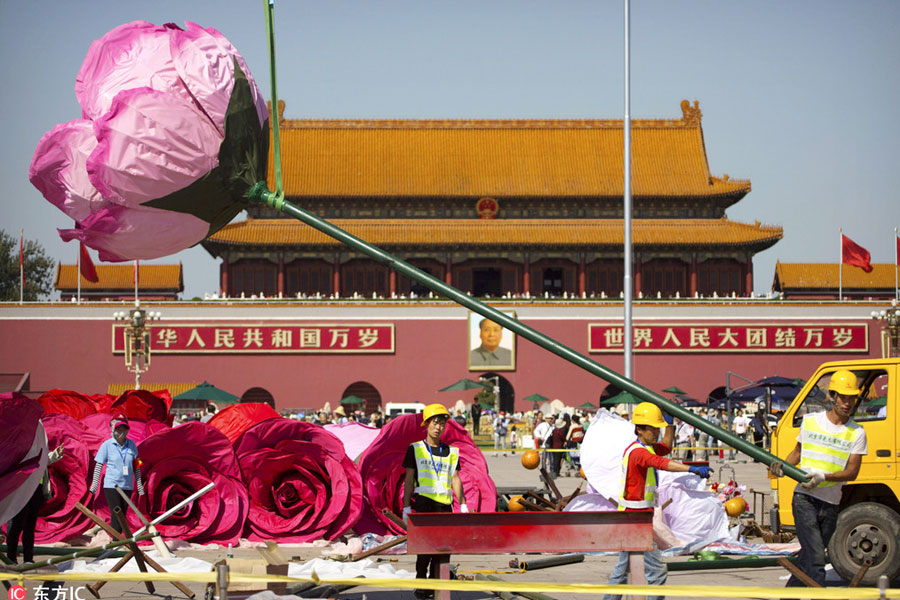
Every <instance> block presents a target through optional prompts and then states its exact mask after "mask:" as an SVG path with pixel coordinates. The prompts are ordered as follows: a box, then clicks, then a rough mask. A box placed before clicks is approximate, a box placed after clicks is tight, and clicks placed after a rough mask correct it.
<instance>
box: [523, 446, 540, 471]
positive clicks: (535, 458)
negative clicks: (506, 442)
mask: <svg viewBox="0 0 900 600" xmlns="http://www.w3.org/2000/svg"><path fill="white" fill-rule="evenodd" d="M540 464H541V455H540V454H538V453H537V450H526V451H525V454H523V455H522V466H523V467H525V468H526V469H537V468H538V465H540Z"/></svg>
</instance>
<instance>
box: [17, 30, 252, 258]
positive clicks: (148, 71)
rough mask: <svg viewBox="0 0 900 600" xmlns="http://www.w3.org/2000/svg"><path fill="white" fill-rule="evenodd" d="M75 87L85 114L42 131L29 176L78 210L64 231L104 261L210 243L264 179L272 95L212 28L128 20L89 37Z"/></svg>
mask: <svg viewBox="0 0 900 600" xmlns="http://www.w3.org/2000/svg"><path fill="white" fill-rule="evenodd" d="M75 95H76V97H77V99H78V102H79V104H81V108H82V118H81V119H77V120H74V121H69V122H68V123H64V124H61V125H57V126H56V127H54V128H53V129H52V130H50V132H49V133H47V134H46V135H44V137H43V138H41V140H40V142H38V146H37V149H36V150H35V153H34V157H33V159H32V162H31V168H30V169H29V179H30V180H31V183H32V184H33V185H34V186H35V187H36V188H37V189H38V190H40V192H41V193H42V194H43V195H44V197H45V198H46V199H47V200H49V201H50V202H51V203H53V204H54V205H56V206H57V207H58V208H59V209H60V210H62V211H63V212H64V213H66V214H67V215H69V216H70V217H72V218H73V219H74V220H75V222H76V226H75V228H74V229H67V230H60V236H61V237H62V238H63V239H64V240H66V241H68V240H71V239H79V240H81V241H83V242H84V243H85V244H87V245H88V246H91V247H92V248H95V249H97V250H98V251H99V252H100V259H101V260H107V261H122V260H131V259H152V258H158V257H160V256H166V255H169V254H172V253H175V252H178V251H180V250H183V249H185V248H187V247H189V246H192V245H194V244H196V243H198V242H200V241H202V240H203V239H204V238H205V237H206V236H208V235H210V234H212V233H215V232H216V231H218V229H220V228H221V227H223V226H224V225H225V224H227V223H228V222H229V221H230V220H231V219H232V218H234V216H235V215H236V214H237V213H238V212H240V210H242V209H243V208H244V206H245V203H246V196H247V194H248V192H249V190H250V188H251V187H252V186H253V185H254V184H256V183H257V182H259V181H261V180H263V179H264V177H265V169H266V164H265V163H266V158H267V152H268V149H267V147H268V123H267V117H268V113H267V109H266V105H265V101H264V100H263V98H262V94H261V93H260V91H259V89H258V88H257V86H256V83H255V82H254V80H253V77H252V75H251V74H250V71H249V69H248V68H247V65H246V63H245V62H244V60H243V58H241V56H240V55H239V54H238V53H237V51H236V50H235V49H234V47H233V46H232V45H231V43H230V42H228V40H227V39H225V37H224V36H223V35H222V34H221V33H219V32H218V31H216V30H215V29H212V28H207V29H204V28H202V27H200V26H199V25H196V24H195V23H190V22H188V23H186V24H185V29H181V28H179V27H178V26H176V25H174V24H172V23H168V24H166V25H162V26H157V25H153V24H152V23H147V22H146V21H134V22H132V23H127V24H125V25H121V26H119V27H117V28H115V29H113V30H112V31H110V32H108V33H107V34H106V35H104V36H103V37H102V38H101V39H99V40H97V41H95V42H94V43H93V44H92V45H91V47H90V49H89V51H88V54H87V57H86V58H85V60H84V64H82V66H81V70H80V71H79V73H78V76H77V78H76V83H75Z"/></svg>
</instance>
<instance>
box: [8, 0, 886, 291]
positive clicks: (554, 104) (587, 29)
mask: <svg viewBox="0 0 900 600" xmlns="http://www.w3.org/2000/svg"><path fill="white" fill-rule="evenodd" d="M275 6H276V17H275V26H276V43H277V52H278V86H279V93H280V95H281V97H282V98H283V99H284V100H285V101H286V103H287V109H286V116H287V117H288V118H621V116H622V114H623V107H624V102H623V85H624V77H623V70H622V61H623V43H622V39H623V27H622V21H623V3H622V2H621V1H619V0H616V1H599V0H593V1H574V0H573V1H565V0H560V1H557V2H536V1H527V0H518V1H506V0H488V1H484V0H481V1H477V2H476V1H469V0H457V1H455V2H431V1H422V0H393V1H349V0H347V1H340V0H331V1H325V0H277V1H276V5H275ZM631 16H632V28H631V40H632V56H631V61H632V71H631V83H632V104H631V114H632V117H633V118H635V119H639V118H678V117H680V114H681V111H680V108H679V103H680V102H681V100H682V99H685V98H687V99H690V100H692V101H693V100H695V99H696V100H699V101H700V107H701V110H702V111H703V130H704V134H705V140H706V149H707V155H708V157H709V163H710V165H709V166H710V170H711V172H712V173H713V174H715V175H722V174H725V173H727V174H729V175H730V176H732V177H736V178H749V179H750V180H751V181H752V185H753V191H752V192H751V193H750V194H749V195H748V196H747V197H746V198H745V199H744V200H742V201H741V202H740V203H738V204H737V205H736V206H734V207H732V208H731V209H729V210H728V216H729V218H731V219H734V220H738V221H744V222H751V223H752V222H754V221H756V220H759V221H761V222H762V223H767V224H774V225H780V226H783V227H784V239H783V240H782V241H781V242H779V243H778V244H776V245H775V246H774V247H773V248H771V249H769V250H767V251H766V252H763V253H761V254H759V255H757V257H756V260H755V263H754V269H755V287H756V291H757V292H765V291H767V290H768V289H770V287H771V283H772V278H773V274H774V266H775V261H776V260H781V261H784V262H834V261H837V259H838V251H839V238H838V228H839V227H843V229H844V233H845V234H846V235H848V236H850V237H851V238H853V239H854V240H855V241H856V242H858V243H860V244H861V245H863V246H864V247H866V248H868V249H869V250H870V251H871V253H872V259H873V261H874V262H885V263H887V262H891V263H892V262H893V261H894V250H893V249H894V245H893V233H894V227H900V202H898V200H897V195H898V189H900V165H898V156H900V108H898V107H900V69H898V68H897V64H898V62H900V36H898V35H897V34H896V32H897V31H898V30H900V2H896V1H895V0H882V1H876V0H867V1H866V2H850V1H846V2H837V1H828V0H816V1H812V0H805V1H791V2H784V1H754V2H746V1H743V2H737V1H731V0H716V1H712V0H709V1H697V0H680V1H679V2H671V1H669V0H666V1H663V0H647V1H641V0H635V1H633V2H632V7H631ZM137 19H143V20H147V21H151V22H154V23H158V24H159V23H165V22H169V21H172V22H175V23H179V24H180V23H182V22H183V21H185V20H191V21H194V22H197V23H199V24H201V25H203V26H206V27H208V26H212V27H215V28H217V29H219V30H220V31H222V33H224V34H225V35H226V36H227V37H228V38H229V39H230V40H231V41H232V43H233V44H234V45H235V46H236V47H237V49H238V50H239V51H240V52H241V53H242V54H243V55H244V57H245V58H246V60H247V62H248V64H249V65H250V68H251V70H252V72H253V73H254V75H255V77H256V79H257V81H258V82H259V84H260V87H261V88H262V89H263V92H264V94H265V96H266V97H267V98H268V97H270V88H269V76H268V58H267V52H266V33H265V13H264V10H263V2H262V0H258V1H257V0H254V1H241V2H237V1H234V0H145V1H142V2H136V1H133V0H122V1H120V2H108V1H106V2H100V1H94V0H79V2H69V1H65V2H64V1H61V0H46V1H41V0H39V1H35V2H13V1H11V0H0V56H2V58H3V60H2V64H0V69H2V81H3V82H4V85H3V86H2V87H0V106H2V114H3V138H2V142H0V153H2V154H0V158H2V160H0V175H2V181H4V183H5V189H4V192H3V194H2V196H0V203H2V210H3V219H2V225H0V227H2V228H3V229H5V230H7V231H8V232H13V233H15V234H17V233H18V230H19V229H20V228H24V230H25V236H26V238H30V239H38V240H39V241H40V242H41V243H42V244H43V245H44V246H45V248H47V250H48V251H49V253H50V254H51V256H53V257H54V258H56V259H61V260H63V261H65V262H74V260H75V255H76V250H77V248H76V247H75V246H74V245H73V244H64V243H62V242H61V241H60V240H59V238H58V236H57V234H56V228H57V227H68V226H70V225H71V221H70V220H69V219H68V218H67V217H66V216H65V215H63V214H62V213H61V212H59V211H58V210H57V209H56V208H55V207H53V206H52V205H50V204H49V203H48V202H46V201H45V200H44V199H43V198H42V197H41V195H40V194H39V193H38V192H37V191H36V190H35V189H34V188H32V187H31V185H30V183H29V182H28V179H27V173H28V165H29V163H30V161H31V156H32V153H33V152H34V148H35V145H36V144H37V142H38V140H39V139H40V137H41V136H42V135H43V134H44V133H45V132H46V131H48V130H49V129H50V128H51V127H53V125H55V124H56V123H61V122H65V121H68V120H71V119H74V118H77V117H78V116H79V115H80V110H79V107H78V104H77V102H76V101H75V95H74V82H75V75H76V73H77V72H78V69H79V67H80V65H81V62H82V60H83V59H84V55H85V53H86V51H87V49H88V46H89V45H90V43H91V42H92V41H93V40H94V39H96V38H99V37H100V36H102V35H103V34H104V33H105V32H106V31H108V30H109V29H112V28H113V27H115V26H117V25H120V24H122V23H125V22H128V21H132V20H137ZM95 256H96V254H95ZM178 260H180V261H182V262H183V263H184V268H185V286H186V290H185V296H186V297H191V296H195V295H199V296H202V295H203V293H204V292H214V291H216V290H217V289H218V265H217V263H216V261H215V260H214V259H212V258H211V257H210V256H209V255H208V254H207V253H206V251H204V250H203V249H202V248H199V247H197V248H194V249H191V250H187V251H185V252H182V253H180V254H178V255H176V256H175V257H169V258H167V259H163V260H161V261H158V262H173V261H178Z"/></svg>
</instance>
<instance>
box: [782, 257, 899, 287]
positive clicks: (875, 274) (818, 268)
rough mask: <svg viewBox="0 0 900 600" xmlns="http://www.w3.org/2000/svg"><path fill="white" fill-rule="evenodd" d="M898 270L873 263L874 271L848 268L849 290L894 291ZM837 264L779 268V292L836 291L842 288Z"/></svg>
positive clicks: (846, 281) (846, 282) (845, 272)
mask: <svg viewBox="0 0 900 600" xmlns="http://www.w3.org/2000/svg"><path fill="white" fill-rule="evenodd" d="M895 273H896V267H895V266H894V265H892V264H874V263H873V264H872V272H871V273H866V272H865V271H863V270H862V269H860V268H859V267H853V266H850V265H844V268H843V287H844V288H845V289H849V288H853V289H893V288H894V282H895V279H894V277H895ZM841 279H842V277H841V274H840V273H839V267H838V264H837V263H783V262H778V263H777V264H776V265H775V283H774V285H773V287H774V289H776V290H785V289H794V290H797V289H828V290H831V289H834V290H837V289H838V287H839V286H840V285H841Z"/></svg>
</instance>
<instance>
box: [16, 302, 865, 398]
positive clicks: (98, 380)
mask: <svg viewBox="0 0 900 600" xmlns="http://www.w3.org/2000/svg"><path fill="white" fill-rule="evenodd" d="M873 307H874V305H871V304H869V305H862V304H860V305H853V306H852V307H849V308H847V309H843V307H841V309H842V310H841V311H836V310H835V308H834V307H833V305H824V306H817V305H805V306H804V307H801V308H800V309H797V308H794V307H784V306H782V307H771V308H770V307H765V309H764V311H763V315H764V316H763V317H761V316H760V309H759V308H758V307H754V308H753V310H752V311H751V310H750V309H747V313H746V314H744V313H742V312H741V309H735V308H734V307H731V306H721V307H719V306H714V305H713V306H703V307H696V308H695V307H691V308H690V309H684V308H682V307H679V308H667V307H664V306H663V307H654V308H653V309H652V310H650V309H640V310H636V311H635V324H639V323H640V320H641V319H642V318H651V319H657V320H663V321H665V320H666V319H668V318H669V317H670V316H671V317H672V318H677V317H681V318H685V317H684V315H686V314H687V316H688V318H691V319H703V318H714V319H722V318H725V319H726V320H728V319H730V320H731V321H734V322H737V323H739V322H741V321H747V320H752V321H753V322H754V323H760V322H768V321H771V322H776V321H781V320H785V319H786V320H789V321H791V320H793V321H804V320H809V319H818V320H823V321H824V322H828V319H831V320H832V321H835V322H837V321H840V322H856V323H859V324H867V325H868V327H869V346H870V348H869V354H868V355H869V356H880V355H881V345H880V326H879V325H878V324H877V323H875V322H872V321H871V319H870V318H869V317H868V315H869V313H870V312H871V311H872V310H873ZM150 308H151V309H153V310H159V311H161V312H162V313H163V320H162V321H161V322H160V324H161V325H162V324H164V323H165V320H166V319H167V318H171V319H173V321H174V320H178V321H179V322H183V321H184V320H185V319H195V320H199V321H200V322H208V320H225V319H233V318H235V316H234V315H235V314H237V311H247V310H248V307H246V306H243V307H240V308H234V309H229V308H227V307H219V306H216V307H209V306H204V305H193V306H191V305H188V306H185V305H177V304H172V305H166V304H163V305H156V306H151V307H150ZM515 308H516V310H517V311H518V313H519V314H518V318H519V319H520V320H521V321H523V322H525V323H526V324H528V325H530V326H532V327H534V328H536V329H537V330H539V331H541V332H543V333H545V334H547V335H549V336H550V337H553V338H556V339H557V340H558V341H559V342H561V343H563V344H565V345H567V346H569V347H571V348H573V349H574V350H576V351H578V352H581V353H583V354H587V337H588V336H587V330H588V323H592V322H593V323H596V322H606V323H609V322H610V319H620V318H621V317H620V315H621V306H619V307H618V308H616V307H612V308H604V309H603V310H596V309H591V308H585V307H571V308H570V307H562V306H558V305H557V306H549V307H515ZM879 308H880V307H879ZM116 309H119V307H118V305H109V306H103V305H92V306H88V307H73V306H66V305H59V304H56V305H42V306H41V305H39V306H33V307H24V308H20V307H12V306H9V305H7V306H4V307H0V372H2V373H18V372H30V373H31V389H32V390H47V389H51V388H64V389H73V390H77V391H80V392H85V393H99V392H106V390H107V385H108V384H110V383H126V382H129V381H133V375H131V374H130V373H128V372H127V371H126V369H125V366H124V361H123V357H122V356H121V355H113V354H112V351H111V331H112V323H113V321H112V318H111V316H112V312H113V311H114V310H116ZM249 310H250V312H252V314H253V315H254V316H253V317H238V318H258V319H259V320H257V321H256V322H265V321H267V320H272V321H278V322H285V321H290V320H292V319H301V320H306V321H307V322H340V320H341V315H342V314H345V312H343V311H342V309H329V311H330V312H328V313H327V315H325V316H322V317H321V318H320V317H319V313H317V310H321V309H315V308H305V309H303V308H296V307H284V306H281V307H279V306H259V307H252V308H251V309H249ZM390 311H391V312H390V313H389V314H390V315H392V316H385V312H384V309H382V308H380V307H371V308H368V307H348V308H347V309H346V315H347V317H348V318H349V319H354V320H353V321H352V322H357V321H356V320H355V319H366V318H368V316H369V315H371V320H372V321H376V322H392V323H394V325H395V339H396V352H395V353H394V354H391V355H340V354H323V355H311V354H273V355H175V356H173V355H163V354H154V355H153V358H152V364H151V368H150V370H149V372H148V373H146V374H145V375H144V377H143V381H144V383H186V382H200V381H203V380H208V381H210V382H211V383H213V384H214V385H216V386H218V387H221V388H222V389H225V390H228V391H230V392H232V393H234V394H238V395H240V394H243V393H244V392H245V391H246V390H247V389H249V388H251V387H256V386H259V387H263V388H265V389H267V390H269V391H270V392H271V393H272V394H273V396H274V397H275V401H276V405H277V407H278V408H318V407H321V406H322V405H323V404H324V403H325V402H326V401H328V402H330V403H331V404H332V406H334V405H336V403H337V401H339V400H340V398H341V394H342V392H343V391H344V389H345V388H346V387H347V386H348V385H349V384H351V383H353V382H355V381H360V380H362V381H367V382H369V383H371V384H372V385H373V386H375V387H376V388H377V389H378V390H379V391H380V393H381V396H382V400H383V401H384V402H413V401H419V402H425V403H431V402H441V403H443V404H446V405H448V406H449V405H452V404H453V403H454V402H455V401H456V400H457V399H463V400H464V401H466V402H469V401H470V400H471V399H472V397H473V396H474V393H472V392H444V393H438V392H437V391H436V390H437V389H439V388H442V387H445V386H447V385H449V384H451V383H454V382H456V381H457V380H459V379H462V378H464V377H467V378H470V379H476V378H477V375H478V373H476V372H469V371H468V370H467V350H468V349H467V344H468V341H467V335H468V334H467V321H466V311H465V310H464V309H460V308H457V307H452V306H447V307H437V308H435V307H431V308H428V309H424V308H419V307H413V308H410V309H408V310H407V309H404V308H403V307H398V306H394V307H392V308H390ZM686 311H687V312H686ZM594 314H596V317H595V316H594ZM351 315H352V316H351ZM690 315H695V316H690ZM863 356H866V355H865V354H847V355H842V354H835V353H830V354H718V353H709V354H639V353H638V354H635V358H634V365H635V379H636V380H637V381H638V382H639V383H641V384H642V385H644V386H646V387H648V388H650V389H652V390H656V391H659V390H662V389H663V388H666V387H668V386H671V385H676V386H678V387H680V388H681V389H683V390H685V391H686V392H687V393H688V395H690V396H693V397H697V398H701V399H702V398H705V397H706V395H707V394H708V392H709V391H710V390H712V389H713V388H715V387H717V386H721V385H724V384H725V372H726V371H729V370H730V371H734V372H737V373H739V374H741V375H743V376H745V377H748V378H751V379H757V378H760V377H764V376H768V375H782V376H785V377H803V378H806V377H808V376H809V375H810V374H811V373H812V371H813V370H814V368H815V367H816V366H817V365H819V364H820V363H822V362H824V361H826V360H840V359H843V358H861V357H863ZM591 357H592V358H593V359H594V360H596V361H597V362H600V363H601V364H604V365H605V366H608V367H609V368H611V369H613V370H615V371H617V372H620V373H621V372H622V370H623V359H622V357H621V356H619V355H600V354H597V355H591ZM516 362H517V368H516V370H515V371H512V372H502V373H501V374H502V375H503V376H504V377H505V378H507V379H508V380H509V382H510V383H511V384H512V386H513V388H514V390H515V395H516V398H517V404H516V408H517V410H527V409H530V408H531V405H530V403H529V404H527V405H526V404H525V403H523V402H521V401H520V400H519V399H521V398H524V397H526V396H528V395H530V394H533V393H540V394H542V395H544V396H547V397H549V398H551V399H552V398H559V399H560V400H562V401H563V402H565V403H566V404H568V405H570V406H575V405H578V404H581V403H583V402H592V403H596V402H597V400H598V398H599V396H600V394H601V392H602V391H603V388H604V387H605V386H606V382H604V381H602V380H600V379H598V378H597V377H595V376H593V375H590V374H588V373H587V372H585V371H583V370H581V369H579V368H577V367H575V366H573V365H571V364H569V363H568V362H566V361H564V360H563V359H562V358H559V357H557V356H555V355H553V354H550V353H548V352H547V351H545V350H543V349H541V348H538V347H537V346H535V345H533V344H531V343H530V342H527V341H524V340H523V339H521V338H519V339H518V341H517V361H516ZM732 383H733V385H734V386H737V385H739V380H733V382H732Z"/></svg>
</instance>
